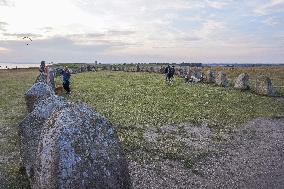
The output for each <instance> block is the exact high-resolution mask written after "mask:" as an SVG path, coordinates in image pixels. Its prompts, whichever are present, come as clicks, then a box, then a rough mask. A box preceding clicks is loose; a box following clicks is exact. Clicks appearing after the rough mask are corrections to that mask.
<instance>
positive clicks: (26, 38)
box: [23, 36, 33, 45]
mask: <svg viewBox="0 0 284 189" xmlns="http://www.w3.org/2000/svg"><path fill="white" fill-rule="evenodd" d="M23 39H24V40H28V42H30V41H33V40H32V39H31V38H30V37H27V36H26V37H23ZM28 42H27V43H26V45H29V43H28Z"/></svg>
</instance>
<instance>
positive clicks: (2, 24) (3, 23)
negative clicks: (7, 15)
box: [0, 22, 8, 31]
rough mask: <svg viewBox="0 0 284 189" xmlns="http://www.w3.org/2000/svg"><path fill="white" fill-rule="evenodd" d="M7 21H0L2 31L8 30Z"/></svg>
mask: <svg viewBox="0 0 284 189" xmlns="http://www.w3.org/2000/svg"><path fill="white" fill-rule="evenodd" d="M6 26H8V23H7V22H0V31H6Z"/></svg>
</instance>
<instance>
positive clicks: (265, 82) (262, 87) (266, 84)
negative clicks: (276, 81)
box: [255, 76, 276, 96]
mask: <svg viewBox="0 0 284 189" xmlns="http://www.w3.org/2000/svg"><path fill="white" fill-rule="evenodd" d="M255 89H256V93H257V94H261V95H267V96H275V95H276V91H275V89H274V88H273V85H272V81H271V79H270V78H269V77H267V76H260V77H258V78H257V80H256V85H255Z"/></svg>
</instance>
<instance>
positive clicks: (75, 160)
mask: <svg viewBox="0 0 284 189" xmlns="http://www.w3.org/2000/svg"><path fill="white" fill-rule="evenodd" d="M34 170H35V180H34V182H33V183H32V188H37V189H53V188H61V189H77V188H100V189H104V188H105V189H128V188H131V181H130V176H129V172H128V166H127V161H126V157H125V155H124V152H123V149H122V146H121V144H120V142H119V139H118V136H117V134H116V131H115V129H114V128H113V126H112V124H111V123H110V122H109V121H108V120H107V119H106V118H104V117H102V116H101V115H100V114H99V113H97V112H94V111H92V110H91V109H90V108H88V107H87V106H86V105H83V104H72V105H69V106H67V107H65V108H63V109H61V110H60V111H58V112H56V113H54V114H52V116H51V117H50V118H49V120H48V121H47V122H46V123H45V124H44V126H43V130H42V133H41V138H40V142H39V145H38V150H37V155H36V163H35V169H34Z"/></svg>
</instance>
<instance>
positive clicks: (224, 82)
mask: <svg viewBox="0 0 284 189" xmlns="http://www.w3.org/2000/svg"><path fill="white" fill-rule="evenodd" d="M216 84H217V85H219V86H222V87H228V86H229V81H228V78H227V75H226V74H225V73H224V72H222V71H221V72H218V75H217V77H216Z"/></svg>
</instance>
